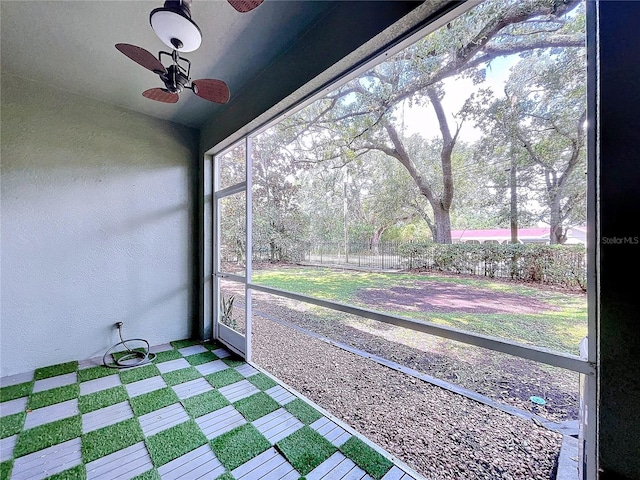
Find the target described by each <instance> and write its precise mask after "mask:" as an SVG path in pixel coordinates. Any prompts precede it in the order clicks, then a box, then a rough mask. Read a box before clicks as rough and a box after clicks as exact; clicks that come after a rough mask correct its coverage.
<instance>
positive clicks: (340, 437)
mask: <svg viewBox="0 0 640 480" xmlns="http://www.w3.org/2000/svg"><path fill="white" fill-rule="evenodd" d="M309 426H310V427H311V428H313V429H314V430H315V431H316V432H318V433H319V434H320V435H322V436H323V437H324V438H326V439H327V440H329V441H330V442H331V443H333V444H334V445H335V446H336V447H341V446H342V445H343V444H344V442H346V441H347V440H349V438H351V434H350V433H349V432H347V431H346V430H345V429H344V428H342V427H340V426H339V425H337V424H336V423H334V422H332V421H331V420H329V419H328V418H326V417H322V418H320V419H319V420H316V421H315V422H313V423H312V424H311V425H309Z"/></svg>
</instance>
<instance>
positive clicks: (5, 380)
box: [0, 370, 35, 387]
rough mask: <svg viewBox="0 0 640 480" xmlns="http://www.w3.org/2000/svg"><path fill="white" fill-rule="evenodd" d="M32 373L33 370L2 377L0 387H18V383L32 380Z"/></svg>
mask: <svg viewBox="0 0 640 480" xmlns="http://www.w3.org/2000/svg"><path fill="white" fill-rule="evenodd" d="M34 373H35V370H31V371H29V372H24V373H18V374H16V375H9V376H8V377H2V378H0V387H8V386H10V385H19V384H20V383H25V382H30V381H31V380H33V375H34Z"/></svg>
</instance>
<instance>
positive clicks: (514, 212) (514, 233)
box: [509, 152, 518, 243]
mask: <svg viewBox="0 0 640 480" xmlns="http://www.w3.org/2000/svg"><path fill="white" fill-rule="evenodd" d="M516 180H517V175H516V162H515V155H514V154H513V152H512V153H511V169H510V171H509V187H510V188H511V211H510V212H509V217H510V222H509V223H510V226H511V243H518V192H517V190H516Z"/></svg>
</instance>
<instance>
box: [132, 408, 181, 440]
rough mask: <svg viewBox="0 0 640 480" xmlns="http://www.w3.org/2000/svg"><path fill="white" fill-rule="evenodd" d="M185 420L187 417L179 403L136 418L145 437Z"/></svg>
mask: <svg viewBox="0 0 640 480" xmlns="http://www.w3.org/2000/svg"><path fill="white" fill-rule="evenodd" d="M187 420H189V415H188V414H187V412H185V410H184V408H182V405H180V404H179V403H175V404H173V405H169V406H168V407H164V408H161V409H160V410H156V411H154V412H151V413H147V414H145V415H142V416H140V417H138V421H139V422H140V426H141V427H142V431H143V432H144V434H145V435H146V436H147V437H150V436H151V435H155V434H156V433H158V432H161V431H163V430H166V429H167V428H171V427H173V426H174V425H178V424H179V423H182V422H186V421H187Z"/></svg>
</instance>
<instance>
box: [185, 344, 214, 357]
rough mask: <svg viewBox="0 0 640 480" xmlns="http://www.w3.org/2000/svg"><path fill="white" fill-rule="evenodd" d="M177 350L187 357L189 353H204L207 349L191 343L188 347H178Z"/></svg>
mask: <svg viewBox="0 0 640 480" xmlns="http://www.w3.org/2000/svg"><path fill="white" fill-rule="evenodd" d="M178 351H179V352H180V353H181V354H182V355H183V356H185V357H188V356H189V355H195V354H196V353H204V352H208V351H209V350H207V349H206V348H204V347H203V346H202V345H192V346H190V347H185V348H179V349H178Z"/></svg>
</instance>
